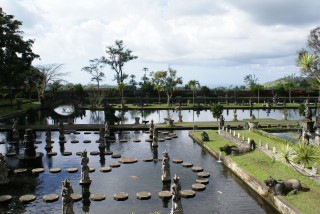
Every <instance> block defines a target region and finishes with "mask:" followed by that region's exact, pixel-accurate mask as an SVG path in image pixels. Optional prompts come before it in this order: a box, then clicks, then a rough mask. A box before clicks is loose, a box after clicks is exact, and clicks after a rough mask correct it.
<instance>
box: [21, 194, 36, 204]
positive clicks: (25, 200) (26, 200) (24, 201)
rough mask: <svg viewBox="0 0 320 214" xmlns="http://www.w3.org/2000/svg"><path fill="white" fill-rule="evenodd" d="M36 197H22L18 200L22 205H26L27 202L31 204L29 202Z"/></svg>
mask: <svg viewBox="0 0 320 214" xmlns="http://www.w3.org/2000/svg"><path fill="white" fill-rule="evenodd" d="M36 198H37V197H36V196H35V195H31V194H30V195H23V196H21V197H20V198H19V201H21V202H22V203H28V202H31V201H34V200H36Z"/></svg>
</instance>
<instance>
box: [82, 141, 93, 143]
mask: <svg viewBox="0 0 320 214" xmlns="http://www.w3.org/2000/svg"><path fill="white" fill-rule="evenodd" d="M83 143H91V140H84V141H83Z"/></svg>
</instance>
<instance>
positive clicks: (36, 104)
mask: <svg viewBox="0 0 320 214" xmlns="http://www.w3.org/2000/svg"><path fill="white" fill-rule="evenodd" d="M40 105H41V104H40V102H32V103H27V104H22V105H21V109H17V107H16V106H11V107H4V108H0V115H3V114H9V113H13V112H16V111H21V110H26V109H28V108H31V107H32V108H34V109H36V108H39V107H40Z"/></svg>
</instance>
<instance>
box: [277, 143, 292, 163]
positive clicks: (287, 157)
mask: <svg viewBox="0 0 320 214" xmlns="http://www.w3.org/2000/svg"><path fill="white" fill-rule="evenodd" d="M278 157H279V159H280V161H281V162H282V163H288V164H290V163H291V162H292V161H293V158H294V150H293V148H292V145H290V144H289V143H287V144H282V145H281V146H280V149H279V152H278Z"/></svg>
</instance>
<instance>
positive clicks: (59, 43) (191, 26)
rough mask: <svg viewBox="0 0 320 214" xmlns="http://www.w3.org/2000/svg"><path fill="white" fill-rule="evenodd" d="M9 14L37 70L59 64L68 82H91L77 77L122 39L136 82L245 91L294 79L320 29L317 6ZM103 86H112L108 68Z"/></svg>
mask: <svg viewBox="0 0 320 214" xmlns="http://www.w3.org/2000/svg"><path fill="white" fill-rule="evenodd" d="M0 7H2V8H3V11H4V12H5V13H7V14H12V15H15V17H16V19H18V20H21V21H23V26H22V28H21V29H22V30H23V31H24V37H25V38H32V39H35V44H34V48H33V50H34V52H35V53H37V54H39V55H40V56H41V60H37V61H34V65H38V64H50V63H62V64H64V68H63V71H64V72H69V73H70V74H69V75H68V76H66V77H65V79H66V80H67V81H69V82H73V83H82V84H87V83H90V78H91V77H90V75H89V74H87V73H85V72H83V71H81V68H82V67H84V66H86V65H88V64H89V63H88V61H89V59H93V58H99V57H101V56H103V55H105V49H106V46H109V45H112V44H114V41H115V40H123V41H124V44H125V45H126V47H127V48H129V49H131V50H132V51H133V53H134V54H135V55H137V56H138V59H137V60H134V61H131V62H129V63H127V64H126V65H125V72H126V73H128V74H135V75H136V76H137V80H138V81H140V78H141V77H142V75H143V74H144V72H143V71H142V68H143V67H147V68H149V71H159V70H165V69H167V68H168V66H171V67H172V68H174V69H176V70H177V71H178V75H179V76H182V77H183V81H184V83H187V82H188V81H189V80H193V79H195V80H198V81H199V82H200V84H201V85H208V86H229V85H231V84H233V85H244V83H243V77H244V76H245V75H247V74H255V75H256V76H257V77H258V78H259V82H260V83H264V82H266V81H270V80H274V79H276V78H280V77H283V76H284V75H288V74H292V73H297V74H298V73H299V70H298V68H297V67H296V65H295V57H296V52H297V50H298V49H300V48H302V47H305V43H306V39H307V36H308V34H309V32H310V30H311V29H313V28H315V27H317V26H319V25H320V15H319V8H320V1H314V0H304V1H301V0H259V1H257V0H76V1H75V0H73V1H71V0H0ZM105 73H106V78H105V79H104V80H103V83H102V84H115V82H114V81H112V79H113V76H114V72H113V71H112V70H111V69H110V68H109V67H106V68H105Z"/></svg>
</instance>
